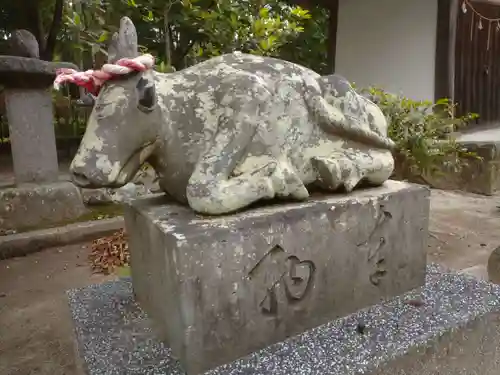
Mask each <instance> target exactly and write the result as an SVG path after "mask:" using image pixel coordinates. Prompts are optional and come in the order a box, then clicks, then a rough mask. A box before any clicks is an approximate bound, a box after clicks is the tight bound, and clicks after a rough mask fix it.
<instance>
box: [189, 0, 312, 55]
mask: <svg viewBox="0 0 500 375" xmlns="http://www.w3.org/2000/svg"><path fill="white" fill-rule="evenodd" d="M187 3H189V4H188V5H186V6H187V8H188V9H189V11H190V12H191V14H192V15H193V18H194V23H195V24H196V26H197V28H198V31H199V32H200V33H201V34H203V38H200V40H198V41H197V42H196V43H195V46H194V48H195V51H196V56H197V57H202V58H210V57H213V56H218V55H221V54H224V53H229V52H232V51H235V50H239V51H243V52H247V53H252V54H256V55H263V56H277V55H278V53H279V50H280V48H281V47H282V46H283V45H285V44H286V43H288V42H290V41H291V40H293V39H294V38H296V37H297V36H298V35H299V34H300V33H301V32H303V31H304V28H303V27H302V26H301V23H302V22H303V21H305V20H308V19H310V18H311V15H310V14H309V12H308V11H307V10H304V9H302V8H300V7H290V6H286V5H284V4H282V3H280V2H277V1H274V3H273V2H269V3H268V4H267V5H266V6H265V7H261V8H256V7H255V4H253V3H252V2H249V1H237V0H222V1H218V2H217V6H215V7H213V8H212V9H204V8H203V7H201V6H199V5H197V3H198V1H195V0H191V1H190V2H188V1H185V4H187ZM270 3H273V4H270ZM272 5H274V6H272Z"/></svg>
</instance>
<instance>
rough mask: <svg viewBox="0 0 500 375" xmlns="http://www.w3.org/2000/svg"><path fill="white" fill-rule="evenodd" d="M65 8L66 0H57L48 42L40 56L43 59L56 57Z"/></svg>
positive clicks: (50, 59) (49, 59)
mask: <svg viewBox="0 0 500 375" xmlns="http://www.w3.org/2000/svg"><path fill="white" fill-rule="evenodd" d="M63 10H64V0H56V4H55V7H54V14H53V16H52V23H51V25H50V30H49V35H48V36H47V42H46V43H45V48H44V50H43V52H42V51H40V52H41V53H40V57H41V58H42V59H43V60H48V61H52V59H53V58H54V51H55V48H56V42H57V34H59V31H61V24H62V17H63Z"/></svg>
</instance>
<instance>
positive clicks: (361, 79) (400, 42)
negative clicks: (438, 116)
mask: <svg viewBox="0 0 500 375" xmlns="http://www.w3.org/2000/svg"><path fill="white" fill-rule="evenodd" d="M437 2H438V0H340V1H339V21H338V31H337V57H336V63H335V64H336V66H335V70H336V73H339V74H341V75H343V76H345V78H347V79H348V80H349V81H351V82H355V83H356V85H357V86H369V85H377V86H379V87H381V88H384V89H385V90H388V91H390V92H393V93H402V94H403V95H405V96H407V97H409V98H412V99H415V100H419V99H421V100H427V99H428V100H433V99H434V65H435V51H436V26H437Z"/></svg>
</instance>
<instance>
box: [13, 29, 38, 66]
mask: <svg viewBox="0 0 500 375" xmlns="http://www.w3.org/2000/svg"><path fill="white" fill-rule="evenodd" d="M10 48H11V53H12V55H13V56H21V57H31V58H34V59H39V58H40V50H39V47H38V41H37V40H36V38H35V36H34V35H33V34H32V33H30V32H29V31H28V30H24V29H21V30H14V31H13V32H12V36H11V39H10Z"/></svg>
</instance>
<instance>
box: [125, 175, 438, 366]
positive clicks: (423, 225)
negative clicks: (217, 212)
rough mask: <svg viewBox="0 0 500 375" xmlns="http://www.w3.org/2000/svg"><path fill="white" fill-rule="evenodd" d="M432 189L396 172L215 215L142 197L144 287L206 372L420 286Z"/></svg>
mask: <svg viewBox="0 0 500 375" xmlns="http://www.w3.org/2000/svg"><path fill="white" fill-rule="evenodd" d="M428 198H429V191H428V189H426V188H423V187H420V186H417V185H409V184H406V183H400V182H395V181H389V182H387V184H386V185H384V186H383V187H379V188H373V189H367V190H358V191H356V192H355V193H353V195H351V196H333V197H332V196H331V197H328V198H324V199H315V200H311V201H309V202H307V203H301V204H299V203H298V204H290V205H284V206H281V205H275V206H269V207H262V208H255V209H252V210H249V211H247V212H244V213H240V214H237V215H233V216H229V217H224V218H211V219H207V218H203V217H199V216H197V215H196V214H195V213H193V212H192V210H190V209H189V208H188V207H184V206H182V205H178V204H162V202H164V199H165V198H162V197H155V198H150V199H142V200H137V201H135V202H133V203H132V205H131V206H130V207H128V208H127V210H126V213H125V224H126V228H127V232H128V234H129V243H130V251H131V262H132V277H133V280H134V292H135V295H136V297H137V300H138V302H139V303H140V304H141V305H142V306H143V307H144V309H145V310H146V311H147V313H148V314H149V316H150V317H151V318H152V319H153V321H154V322H155V323H156V324H157V326H158V329H159V332H160V333H161V337H162V338H163V339H165V340H166V342H168V344H169V345H170V346H171V347H172V350H173V353H174V355H175V356H176V357H177V358H179V359H180V361H181V363H182V364H183V365H184V367H185V368H186V370H187V371H188V372H189V373H190V374H197V373H200V372H202V371H205V370H208V369H209V368H212V367H214V366H217V365H221V364H223V363H227V362H230V361H233V360H235V359H237V358H239V357H241V356H244V355H246V354H249V353H251V352H252V351H255V350H258V349H261V348H263V347H266V346H268V345H270V344H273V343H275V342H278V341H281V340H283V339H285V338H286V337H289V336H291V335H294V334H298V333H301V332H303V331H304V330H306V329H309V328H313V327H316V326H318V325H320V324H324V323H326V322H327V321H330V320H333V319H335V318H338V317H341V316H344V315H346V314H349V313H352V312H354V311H356V310H358V309H360V308H363V307H366V306H369V305H372V304H375V303H378V302H380V301H381V300H382V299H383V298H387V297H392V296H395V295H399V294H401V293H404V292H406V291H408V290H410V289H413V288H416V287H419V286H421V285H422V284H423V283H424V276H425V265H426V241H427V237H428V233H427V230H428V215H429V199H428Z"/></svg>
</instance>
